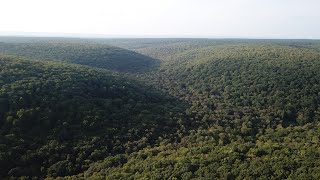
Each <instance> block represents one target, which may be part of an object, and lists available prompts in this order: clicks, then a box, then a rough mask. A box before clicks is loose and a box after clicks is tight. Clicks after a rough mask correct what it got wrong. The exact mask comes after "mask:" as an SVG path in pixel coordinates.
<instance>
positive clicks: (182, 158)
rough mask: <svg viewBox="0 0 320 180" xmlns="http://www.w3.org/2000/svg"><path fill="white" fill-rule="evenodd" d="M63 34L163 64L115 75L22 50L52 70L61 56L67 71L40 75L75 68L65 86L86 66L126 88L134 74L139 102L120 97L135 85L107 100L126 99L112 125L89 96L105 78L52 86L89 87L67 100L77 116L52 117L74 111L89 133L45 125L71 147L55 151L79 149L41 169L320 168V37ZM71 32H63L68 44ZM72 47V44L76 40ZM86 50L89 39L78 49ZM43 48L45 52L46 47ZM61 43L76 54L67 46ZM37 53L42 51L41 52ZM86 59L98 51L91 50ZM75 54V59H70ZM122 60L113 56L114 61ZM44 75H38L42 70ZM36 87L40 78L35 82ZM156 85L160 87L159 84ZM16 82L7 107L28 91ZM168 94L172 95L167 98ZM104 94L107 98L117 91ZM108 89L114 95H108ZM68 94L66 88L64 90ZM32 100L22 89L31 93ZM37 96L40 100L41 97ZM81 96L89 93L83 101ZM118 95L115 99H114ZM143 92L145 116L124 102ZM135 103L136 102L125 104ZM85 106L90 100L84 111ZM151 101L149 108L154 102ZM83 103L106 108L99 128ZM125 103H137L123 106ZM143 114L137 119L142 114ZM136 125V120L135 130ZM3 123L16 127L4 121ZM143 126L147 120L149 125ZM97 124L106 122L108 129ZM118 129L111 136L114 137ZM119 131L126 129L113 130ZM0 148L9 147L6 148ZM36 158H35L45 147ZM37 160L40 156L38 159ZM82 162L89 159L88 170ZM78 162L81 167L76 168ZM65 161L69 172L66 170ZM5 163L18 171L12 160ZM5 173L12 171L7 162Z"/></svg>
mask: <svg viewBox="0 0 320 180" xmlns="http://www.w3.org/2000/svg"><path fill="white" fill-rule="evenodd" d="M10 41H11V42H10ZM56 41H57V42H55V43H57V44H70V43H71V44H73V43H77V44H78V45H77V46H78V47H84V46H93V47H94V48H92V49H95V48H98V47H101V46H109V45H112V46H119V47H121V48H125V49H129V50H131V51H135V52H137V53H140V54H143V55H144V56H146V57H150V58H151V59H159V60H160V64H159V67H157V68H153V69H152V68H151V69H149V70H148V71H143V72H144V73H129V74H128V73H127V72H136V71H119V70H118V69H113V70H116V71H118V73H117V74H118V75H117V76H114V75H111V74H110V73H108V72H104V71H102V70H94V69H93V68H88V67H82V66H79V65H72V64H62V63H54V62H46V61H43V62H40V61H26V60H16V61H17V62H20V61H23V62H24V63H27V62H28V63H30V64H32V65H33V66H32V67H33V68H34V67H38V66H39V64H41V63H42V64H43V66H41V67H39V68H38V69H43V68H44V69H45V67H47V66H48V68H49V69H52V67H54V66H58V67H59V69H60V70H59V71H58V72H57V74H55V75H54V76H52V75H51V74H52V72H51V71H49V70H48V69H47V70H46V71H48V72H50V73H49V74H48V76H39V79H48V81H51V80H50V78H53V79H54V78H55V77H56V76H58V77H60V76H61V77H65V75H64V73H63V72H67V74H68V73H71V72H72V73H73V74H74V76H73V77H74V78H73V79H74V80H73V81H71V82H70V83H67V84H76V85H78V83H77V82H78V81H82V80H83V79H82V78H79V77H78V76H80V77H82V75H83V74H88V72H91V73H89V74H90V76H86V77H88V78H90V79H91V78H93V79H96V78H98V79H99V82H101V83H102V82H105V81H107V80H108V79H109V80H110V79H113V80H114V81H113V82H118V83H120V85H119V86H118V85H117V87H123V83H121V82H128V81H129V80H130V81H132V82H131V83H130V87H132V88H131V89H130V92H132V93H131V94H130V97H131V96H132V98H131V99H132V101H127V100H123V97H126V96H129V95H127V94H121V93H120V95H119V96H117V99H121V101H116V102H114V103H111V104H110V103H109V104H108V107H109V108H111V109H113V108H115V109H117V107H118V106H120V107H123V108H119V109H118V111H112V113H116V114H119V117H122V118H119V119H120V120H121V121H119V122H121V123H118V121H117V123H115V124H114V122H115V121H114V120H112V121H107V122H106V124H108V125H109V124H110V122H112V123H111V124H112V125H113V126H112V127H113V129H112V131H105V130H104V129H105V128H104V127H105V126H106V124H103V123H102V125H101V122H105V121H104V119H108V120H109V119H114V118H113V117H114V116H112V113H111V114H110V111H106V110H105V105H102V106H101V103H98V105H97V104H95V103H89V104H90V106H84V105H83V104H88V103H87V101H89V102H91V99H92V98H93V97H92V96H94V97H96V96H98V97H99V98H101V97H100V95H101V94H100V93H99V92H100V90H101V88H98V89H99V91H88V90H86V89H88V88H89V89H90V87H92V86H91V84H90V85H89V87H88V84H86V83H83V84H81V85H79V86H77V87H78V88H75V87H74V86H72V87H68V88H66V89H67V91H66V92H64V91H58V90H59V88H58V89H57V90H55V91H58V92H63V93H62V94H64V93H67V92H68V93H67V94H68V96H67V97H69V98H70V96H73V95H77V93H78V91H79V92H81V94H85V95H86V96H84V97H83V99H82V100H83V101H81V102H80V101H79V103H71V104H66V105H65V106H63V107H65V108H67V109H68V107H71V109H68V110H66V111H68V113H67V114H68V115H65V114H62V115H63V116H58V117H56V116H53V121H54V122H56V121H57V122H58V120H60V121H59V123H60V124H61V122H63V121H64V119H70V121H71V122H74V124H71V125H72V126H69V124H70V123H69V122H68V121H67V122H68V124H67V125H68V127H70V129H67V131H70V132H72V137H73V136H75V137H76V136H77V135H78V134H80V137H88V138H79V141H74V140H73V141H70V140H67V141H66V140H64V141H60V140H57V139H59V138H60V136H61V135H60V134H61V133H60V131H57V132H59V133H56V132H55V133H52V132H53V131H48V133H51V136H47V137H46V138H47V139H48V140H47V139H41V142H43V143H48V142H49V140H50V141H51V140H52V139H54V140H55V141H54V142H55V143H56V144H54V145H53V146H57V147H59V146H60V145H61V146H63V147H61V151H54V152H57V153H56V154H68V153H69V154H72V155H70V156H71V157H73V159H72V158H68V156H66V155H64V156H62V157H61V159H58V160H56V159H55V160H51V161H50V163H51V164H50V163H49V162H46V165H43V171H41V172H40V173H39V174H40V175H43V176H47V177H57V176H60V177H64V178H70V177H72V178H77V179H88V178H92V179H193V178H194V179H259V178H260V179H319V178H320V174H319V166H320V154H319V152H320V149H319V147H320V146H319V138H320V130H319V127H320V124H319V120H320V106H319V103H320V71H319V69H320V51H319V47H320V46H319V45H320V42H319V41H312V40H228V39H225V40H223V39H222V40H213V39H93V40H86V41H84V40H77V39H72V40H60V39H58V40H56ZM62 41H64V42H63V43H62ZM3 42H5V43H9V44H11V45H13V43H14V44H15V45H14V46H16V45H17V46H16V47H20V45H23V44H25V43H28V44H31V45H32V46H34V44H36V43H42V44H48V43H49V44H50V42H51V43H52V39H49V40H48V39H33V40H32V42H31V40H30V39H29V40H26V39H24V40H23V41H20V42H19V40H18V39H13V40H6V41H3ZM19 44H20V45H19ZM6 46H7V45H6ZM45 46H47V45H45ZM61 47H63V46H61ZM4 49H6V47H4ZM66 49H70V47H67V48H66ZM79 49H81V48H78V49H76V50H75V51H78V50H79ZM26 51H27V50H26ZM84 52H86V51H84ZM46 53H47V52H42V54H43V55H45V54H46ZM64 53H65V54H68V53H69V52H68V51H66V52H64ZM87 53H91V50H88V52H87ZM30 56H31V55H30ZM61 56H62V55H61ZM63 56H66V55H63ZM32 57H36V58H39V57H37V56H34V55H32ZM66 57H67V56H66ZM52 58H56V57H52ZM56 59H57V58H56ZM100 60H101V59H99V60H98V61H100ZM84 61H91V60H90V58H89V56H87V58H85V59H84ZM67 62H68V63H70V62H71V63H72V61H67ZM117 62H118V61H115V63H117ZM49 66H50V67H49ZM10 67H11V66H9V67H4V68H3V70H2V71H3V72H6V71H5V70H6V69H10ZM24 67H29V66H26V65H25V64H24V65H23V67H21V68H20V69H19V71H22V70H23V69H24ZM127 68H130V67H127ZM15 69H16V67H14V68H11V71H9V72H8V73H7V74H8V75H6V76H0V77H1V78H3V77H11V78H14V77H16V76H17V75H16V74H14V72H15ZM53 69H55V68H53ZM68 69H70V70H68ZM54 72H55V71H54ZM93 72H94V73H93ZM121 72H126V74H124V75H121ZM10 74H12V76H11V75H10ZM37 74H38V73H34V74H32V75H34V76H36V75H37ZM128 75H129V76H130V78H129V79H128V78H124V77H125V76H128ZM23 76H25V75H23ZM28 76H29V75H28ZM28 76H27V77H28ZM122 76H123V77H122ZM106 77H107V78H106ZM133 79H135V80H133ZM18 82H19V83H18V84H19V85H20V86H24V85H23V84H22V83H21V82H20V81H18ZM0 83H1V82H0ZM10 84H11V83H10ZM102 84H103V83H102ZM146 84H147V85H146ZM1 85H2V84H1ZM14 86H15V85H14ZM38 86H40V84H36V85H34V86H33V87H38ZM41 86H42V85H41ZM54 86H56V85H54ZM104 86H106V87H109V86H110V83H109V86H108V85H104ZM104 86H99V87H104ZM3 87H12V85H10V86H4V85H2V88H3ZM27 87H29V86H27ZM63 87H65V86H63ZM93 87H95V86H93ZM111 87H113V86H111ZM125 87H127V85H125ZM151 87H152V88H151ZM153 88H155V89H158V91H155V90H154V89H153ZM40 89H41V88H40ZM61 89H65V88H61ZM61 89H60V90H61ZM107 89H108V88H107ZM111 89H112V88H111ZM119 90H120V92H122V91H121V88H120V89H119V88H118V89H116V90H115V92H118V91H119ZM55 91H53V92H55ZM102 91H104V89H102ZM17 92H18V91H17ZM17 92H16V91H14V93H12V94H10V93H6V95H4V96H1V98H0V99H1V100H0V104H1V102H2V104H1V105H2V106H1V107H2V108H3V107H7V106H6V104H8V100H11V99H12V102H11V103H13V102H19V100H20V99H19V98H16V97H15V98H16V99H14V98H13V97H14V96H13V95H14V94H17ZM88 92H89V93H88ZM108 92H109V91H108ZM142 92H143V93H142ZM159 92H161V93H159ZM46 93H48V92H45V93H43V94H38V95H39V97H41V98H42V97H47V99H43V101H41V102H53V104H55V103H56V102H59V101H57V100H55V99H51V98H49V97H52V96H53V95H52V94H50V93H48V95H47V96H46ZM96 93H98V94H99V95H97V94H96ZM141 93H142V95H141ZM58 94H61V93H58ZM165 94H170V97H169V96H167V95H165ZM91 95H92V96H91ZM107 96H108V97H107V98H109V96H113V94H111V95H110V94H108V95H107ZM7 97H10V98H7ZM58 97H59V96H58ZM103 98H106V97H105V96H103ZM61 99H66V98H65V96H63V98H61ZM140 99H142V101H141V100H140ZM150 99H153V100H154V101H151V102H154V103H152V105H150V104H149V103H148V102H149V101H150ZM177 99H179V100H177ZM24 101H25V100H24V99H23V101H22V102H24ZM29 101H30V102H36V103H37V102H40V100H39V101H31V100H29ZM29 101H28V102H29ZM84 101H85V102H86V103H83V102H84ZM113 101H115V100H114V99H113V100H112V102H113ZM139 101H141V103H142V104H146V105H145V106H138V107H140V108H139V110H140V111H138V112H140V113H138V114H139V115H138V114H137V113H132V111H130V109H131V108H129V111H127V109H128V107H132V105H130V104H137V102H139ZM77 102H78V101H77ZM94 102H96V101H94ZM17 104H19V103H17ZM127 104H129V105H128V106H127ZM185 104H187V105H185ZM47 105H48V104H45V105H41V106H40V107H46V106H47ZM82 105H83V106H82ZM122 105H123V106H122ZM22 107H25V108H24V109H26V110H28V109H29V107H28V104H22V105H21V107H20V108H22ZM36 107H37V106H36ZM54 107H55V106H53V107H52V106H49V108H48V109H44V110H43V109H41V110H39V112H37V113H38V115H37V116H36V117H41V116H39V115H41V113H40V112H46V113H47V112H51V111H52V110H51V109H52V108H54ZM58 107H60V106H58ZM79 107H83V108H81V110H78V108H79ZM133 107H136V106H133ZM3 109H4V110H3ZM3 109H2V111H1V112H0V115H2V116H3V117H5V118H6V119H8V116H12V118H13V119H16V121H17V119H19V116H18V115H15V116H14V115H10V113H11V111H12V110H9V109H8V108H3ZM33 109H36V108H33ZM63 109H64V108H63ZM49 110H50V111H49ZM60 110H61V109H59V112H60ZM144 110H147V112H145V111H144ZM74 111H76V112H77V113H75V114H79V112H82V111H83V113H80V116H79V118H81V117H82V115H83V116H86V114H89V115H90V116H91V115H93V114H94V117H96V116H97V115H96V113H98V117H102V118H100V119H99V118H98V119H95V120H93V121H94V122H96V123H98V122H99V123H98V125H97V126H93V127H92V128H88V127H85V128H84V127H83V125H82V123H80V124H81V126H80V125H79V124H78V120H79V119H77V117H78V116H76V115H73V116H72V115H69V114H70V113H71V114H72V112H74ZM13 112H14V113H13V114H17V113H18V112H19V111H18V110H15V111H13ZM63 112H64V111H62V113H63ZM123 112H128V113H127V114H126V113H124V114H123V116H121V115H122V113H123ZM134 112H136V111H134ZM1 113H2V114H1ZM90 113H91V114H90ZM18 114H19V113H18ZM47 114H50V113H47ZM125 117H126V118H125ZM136 117H138V118H137V119H136ZM156 117H159V118H156ZM12 118H9V121H8V120H6V121H3V122H5V124H6V126H8V124H7V123H9V122H14V121H12V120H11V121H10V119H12ZM140 121H143V123H140ZM17 122H20V121H17ZM21 122H23V121H21ZM81 122H83V119H81ZM90 122H91V121H90ZM128 122H133V123H128ZM32 123H33V125H36V124H39V122H32ZM59 123H56V124H57V126H54V127H55V128H57V129H61V127H63V123H62V125H60V126H61V127H60V126H58V124H59ZM9 124H10V123H9ZM27 124H28V123H27ZM126 125H127V126H126ZM11 126H12V127H13V125H10V128H12V127H11ZM41 126H43V125H41ZM52 126H53V125H51V126H50V127H52ZM1 127H5V126H1ZM43 127H44V128H45V127H46V126H43ZM127 127H131V129H128V128H127ZM10 128H9V129H10ZM82 128H84V129H86V128H88V131H83V129H82ZM4 129H8V128H7V127H5V128H4ZM13 129H15V128H13ZM29 129H30V128H29ZM144 129H147V132H145V131H144ZM100 130H101V131H103V132H100ZM16 131H17V132H24V131H22V130H21V129H18V130H16V129H15V132H16ZM31 132H37V130H36V129H35V130H30V132H28V133H31ZM88 132H90V133H88ZM151 132H152V133H151ZM24 133H25V134H23V135H22V136H25V137H33V136H32V134H28V133H26V132H24ZM86 133H87V134H86ZM109 134H112V135H111V137H110V135H109ZM114 134H117V135H116V136H114ZM159 136H160V138H159ZM5 137H12V135H8V134H6V136H5ZM62 137H64V136H62ZM91 137H97V138H98V141H96V140H92V139H90V138H91ZM76 139H77V138H76ZM84 139H85V140H84ZM89 139H90V140H91V141H90V140H89ZM110 139H111V140H110ZM89 141H90V143H89ZM105 141H108V142H111V144H110V143H109V144H107V145H105V144H104V142H105ZM4 142H5V143H2V144H4V146H2V147H15V145H10V146H8V145H7V144H8V143H9V142H11V141H9V140H6V141H4ZM13 142H16V144H18V145H19V144H24V145H23V146H27V145H28V146H31V145H30V141H29V142H26V140H25V139H23V141H18V140H15V141H13ZM22 142H24V143H22ZM80 142H83V144H89V145H87V146H82V145H83V144H81V143H80ZM38 144H41V143H38ZM66 144H67V145H66ZM80 144H81V147H83V148H80V149H81V151H80V150H79V149H77V148H75V149H76V150H70V147H80ZM46 145H47V144H46ZM41 147H42V145H41ZM65 147H68V148H69V149H68V148H65ZM106 147H107V148H106ZM46 148H47V146H46ZM46 148H44V150H42V151H40V152H45V151H46V150H47V149H48V148H47V149H46ZM49 149H50V148H49ZM67 149H68V150H67ZM71 149H72V148H71ZM95 149H98V150H99V152H101V151H102V152H103V153H101V154H100V155H99V156H98V157H99V158H96V156H94V157H92V156H91V155H88V154H90V153H92V152H95ZM105 149H107V152H104V151H106V150H105ZM7 151H8V152H9V150H8V149H6V150H4V151H1V152H7ZM31 152H34V151H31ZM37 152H38V151H37ZM62 152H63V153H62ZM80 152H82V153H84V154H86V155H87V156H86V157H87V158H82V160H81V161H79V160H77V158H76V157H78V156H80V154H81V153H80ZM88 152H90V153H88ZM79 153H80V154H79ZM11 154H18V153H11ZM94 154H95V153H94ZM98 154H99V153H98ZM0 157H7V155H2V156H0ZM10 157H11V156H10ZM17 157H19V158H22V159H24V158H25V156H22V157H21V154H18V155H17ZM31 157H33V156H31ZM36 157H37V158H38V156H36ZM41 157H44V156H41ZM46 157H51V156H49V155H48V156H46ZM52 157H54V156H52ZM81 157H82V155H81ZM37 158H33V159H32V160H30V159H29V161H19V162H20V164H19V165H21V164H26V163H29V164H28V165H30V166H32V165H33V163H34V162H39V163H40V162H43V161H44V160H43V159H37ZM54 158H56V157H54ZM33 160H36V161H33ZM66 161H67V162H66ZM2 162H4V161H2ZM53 162H54V163H53ZM39 163H38V164H39ZM34 164H35V165H37V163H34ZM40 164H41V163H40ZM79 164H81V168H80V167H79ZM83 164H84V165H83ZM19 167H20V166H19ZM39 167H40V166H39ZM63 167H68V168H63ZM74 167H76V169H73V168H74ZM11 169H12V168H11ZM38 169H39V168H38ZM40 169H41V168H40ZM66 169H67V172H65V170H66ZM6 170H8V171H10V170H9V169H6ZM14 172H17V173H18V172H23V171H22V169H19V168H18V169H13V170H12V171H11V173H14ZM1 173H5V171H3V172H1ZM39 174H32V176H38V177H39ZM43 176H42V177H43ZM49 179H50V178H49Z"/></svg>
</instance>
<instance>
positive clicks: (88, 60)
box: [0, 39, 159, 73]
mask: <svg viewBox="0 0 320 180" xmlns="http://www.w3.org/2000/svg"><path fill="white" fill-rule="evenodd" d="M0 53H2V54H12V55H21V56H26V57H32V58H37V59H45V60H60V61H64V62H70V63H75V64H82V65H88V66H92V67H98V68H105V69H109V70H115V71H120V72H131V73H137V72H139V73H141V72H145V71H150V70H152V69H154V68H157V67H158V66H159V62H158V60H156V59H153V58H150V57H148V56H144V55H142V54H139V53H135V52H133V51H129V50H125V49H122V48H118V47H113V46H109V45H103V44H92V43H79V42H77V41H70V42H68V41H53V42H52V41H44V42H34V43H31V42H20V43H19V42H15V43H8V42H1V39H0Z"/></svg>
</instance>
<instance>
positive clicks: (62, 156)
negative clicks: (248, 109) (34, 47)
mask: <svg viewBox="0 0 320 180" xmlns="http://www.w3.org/2000/svg"><path fill="white" fill-rule="evenodd" d="M0 87H1V88H0V119H1V121H0V125H1V126H0V134H1V136H0V149H1V151H0V169H1V170H0V174H1V176H3V177H8V176H35V177H43V176H66V175H72V174H76V173H79V172H82V171H83V170H85V169H87V168H88V167H89V164H90V163H92V162H94V161H97V160H99V159H103V158H104V157H106V156H109V155H111V154H119V153H125V152H127V153H130V152H132V151H136V150H138V149H141V148H143V147H146V146H152V145H154V144H156V143H157V142H158V138H161V137H171V136H172V135H173V134H174V133H176V130H177V127H178V123H177V119H178V117H179V116H180V115H179V112H183V106H182V104H183V103H181V102H179V103H178V101H177V100H175V98H173V97H169V96H166V95H164V94H163V93H160V92H158V91H156V90H153V89H152V88H151V87H147V86H144V85H142V84H141V83H139V82H137V81H135V80H130V79H126V78H124V77H121V76H120V75H113V74H112V73H108V72H105V71H98V70H96V69H92V68H89V67H84V66H80V65H72V64H66V63H60V62H53V61H34V60H26V59H23V58H19V57H12V56H3V55H2V56H1V57H0Z"/></svg>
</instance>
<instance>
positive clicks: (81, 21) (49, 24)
mask: <svg viewBox="0 0 320 180" xmlns="http://www.w3.org/2000/svg"><path fill="white" fill-rule="evenodd" d="M0 7H1V9H0V34H6V33H21V32H33V33H38V32H42V33H73V34H100V35H113V36H118V35H119V36H127V35H128V36H172V37H175V36H177V37H183V36H190V37H223V38H317V39H319V38H320V0H0Z"/></svg>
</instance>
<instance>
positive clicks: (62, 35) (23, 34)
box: [0, 31, 320, 40]
mask: <svg viewBox="0 0 320 180" xmlns="http://www.w3.org/2000/svg"><path fill="white" fill-rule="evenodd" d="M0 36H2V37H43V38H45V37H48V38H50V37H52V38H119V39H120V38H138V39H140V38H141V39H143V38H168V39H171V38H172V39H173V38H182V39H184V38H185V39H188V38H190V39H266V40H268V39H275V40H276V39H288V40H299V39H300V40H320V38H318V37H316V38H314V37H302V36H300V37H299V36H296V37H292V36H291V37H290V36H287V37H285V36H280V35H279V36H268V35H266V36H223V35H148V34H146V35H130V34H94V33H93V34H92V33H63V32H23V31H0Z"/></svg>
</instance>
